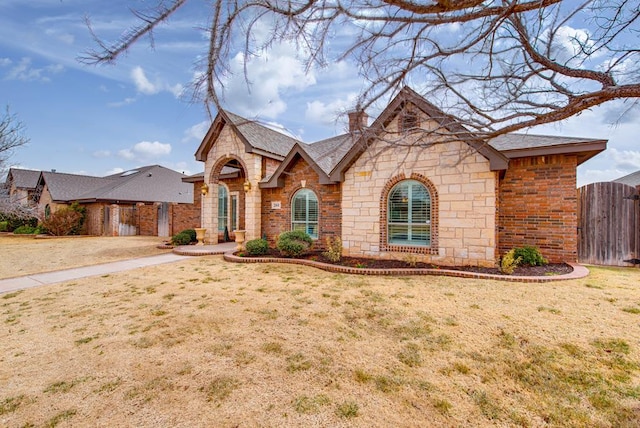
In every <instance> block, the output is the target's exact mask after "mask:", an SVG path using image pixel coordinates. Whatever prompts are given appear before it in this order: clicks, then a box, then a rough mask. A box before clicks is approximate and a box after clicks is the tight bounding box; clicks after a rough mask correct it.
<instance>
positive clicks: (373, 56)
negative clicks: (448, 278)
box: [84, 0, 640, 138]
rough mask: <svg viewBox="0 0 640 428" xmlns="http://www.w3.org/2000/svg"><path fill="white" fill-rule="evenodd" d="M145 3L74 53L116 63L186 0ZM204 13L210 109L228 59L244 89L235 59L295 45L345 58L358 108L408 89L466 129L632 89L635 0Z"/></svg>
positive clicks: (321, 62)
mask: <svg viewBox="0 0 640 428" xmlns="http://www.w3.org/2000/svg"><path fill="white" fill-rule="evenodd" d="M156 2H157V3H156V7H154V8H152V9H151V12H145V13H142V12H139V11H135V12H134V16H136V17H137V19H138V21H139V22H140V24H139V25H137V26H135V27H133V28H132V29H131V30H130V31H128V32H126V33H125V34H124V36H123V37H122V38H121V39H120V40H118V41H116V42H115V43H112V44H109V43H105V42H103V41H101V40H100V39H99V38H98V37H95V38H96V42H97V45H98V47H99V49H98V50H97V51H91V52H89V53H88V55H87V56H85V57H84V60H85V61H86V62H89V63H103V62H112V61H114V60H116V59H117V57H118V56H119V55H121V54H122V53H124V52H126V51H127V50H128V49H129V48H130V47H131V46H132V45H134V44H135V43H137V42H138V41H139V39H140V38H141V37H142V36H144V35H150V36H151V35H152V33H153V30H154V29H155V28H156V27H157V26H158V24H160V23H161V22H164V21H166V20H167V19H168V18H169V17H170V16H171V15H172V14H174V13H175V12H176V11H177V10H178V9H179V8H180V7H181V6H183V5H184V4H185V3H186V0H173V1H167V0H156ZM165 3H168V5H167V6H165ZM212 12H213V13H212V14H211V19H210V22H209V26H208V28H207V32H208V34H209V48H208V52H207V54H206V56H205V57H204V58H205V59H204V60H203V62H202V63H201V64H200V70H201V74H200V75H199V77H198V78H197V79H195V81H194V82H193V86H194V96H197V97H201V98H203V100H204V101H205V102H207V104H211V105H213V106H216V107H218V106H219V104H220V102H221V101H220V100H221V94H222V93H223V91H224V82H225V77H226V76H228V75H229V73H230V72H231V69H232V68H231V61H232V60H233V59H234V58H235V57H236V55H237V54H238V53H242V54H243V55H244V61H245V71H244V72H245V80H246V82H247V85H248V87H249V88H250V87H251V76H250V75H249V73H248V70H247V68H246V64H247V62H248V61H250V59H251V58H253V57H254V56H255V55H259V54H261V53H263V52H265V51H268V49H269V48H271V47H273V46H274V45H275V44H277V43H280V42H287V43H291V42H293V43H296V44H297V45H298V47H299V52H300V57H301V59H302V60H304V61H305V64H306V67H307V70H311V69H313V68H314V67H323V66H325V65H326V64H327V63H328V62H329V61H330V60H335V58H338V59H349V60H351V61H353V62H355V63H356V64H357V67H358V71H359V73H360V75H361V76H362V78H363V80H364V81H365V82H367V85H366V87H365V88H364V90H363V91H362V93H361V94H360V97H359V98H358V100H357V105H358V106H360V107H361V108H367V107H370V106H372V105H374V104H375V103H376V102H377V100H379V99H380V100H382V101H384V100H388V99H389V97H390V96H393V95H394V94H395V93H397V92H398V91H399V90H400V89H401V88H402V87H403V86H405V85H410V86H412V87H413V88H415V89H418V90H419V92H421V93H422V94H423V95H425V96H427V95H428V98H429V100H431V101H433V102H435V103H437V104H438V106H439V107H440V108H442V109H443V110H444V111H446V112H447V113H449V114H451V115H453V116H454V117H455V118H456V120H457V121H458V122H459V123H461V124H462V125H463V126H464V127H465V128H464V129H465V130H464V131H462V132H464V133H466V134H469V135H471V134H473V135H475V136H478V137H485V138H490V137H494V136H497V135H500V134H504V133H507V132H513V131H516V130H520V129H524V128H527V127H530V126H534V125H540V124H544V123H551V122H555V121H559V120H563V119H566V118H569V117H571V116H574V115H576V114H579V113H580V112H582V111H584V110H586V109H589V108H592V107H594V106H598V105H601V104H603V103H606V102H609V101H612V100H616V99H626V98H633V99H637V98H639V97H640V49H639V48H638V46H637V44H638V43H637V41H638V34H639V33H640V5H639V2H638V1H632V0H583V1H582V2H581V3H578V2H567V1H564V2H563V1H561V0H501V1H482V0H423V1H415V0H319V1H314V0H235V1H231V2H227V1H222V0H214V1H213V2H212ZM585 22H587V23H589V25H588V26H587V27H588V28H584V27H585V25H584V23H585ZM265 25H266V26H267V27H268V28H269V32H268V35H267V36H266V37H265V36H264V30H263V28H264V26H265ZM346 30H348V32H347V31H346ZM354 34H355V37H354ZM152 40H153V39H152ZM329 42H331V43H329Z"/></svg>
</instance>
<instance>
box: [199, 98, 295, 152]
mask: <svg viewBox="0 0 640 428" xmlns="http://www.w3.org/2000/svg"><path fill="white" fill-rule="evenodd" d="M225 125H228V126H231V127H232V128H233V130H234V131H235V132H236V134H237V135H238V137H239V138H240V139H241V140H242V142H243V143H244V146H245V152H247V153H257V154H260V155H263V156H266V157H270V158H274V159H277V160H282V159H284V158H285V157H286V156H287V155H288V154H289V151H291V149H292V148H293V146H294V145H296V144H298V143H302V142H301V141H298V140H296V139H295V138H292V137H289V136H288V135H284V134H282V133H280V132H278V131H274V130H273V129H271V128H268V127H266V126H264V125H261V124H260V123H258V122H257V121H255V120H249V119H245V118H243V117H241V116H238V115H237V114H234V113H231V112H229V111H226V110H220V111H219V112H218V115H217V116H216V118H215V119H214V121H213V123H212V124H211V126H210V127H209V131H207V134H206V135H205V137H204V139H203V140H202V143H200V146H199V147H198V150H196V160H199V161H203V162H204V161H206V159H207V153H209V150H211V147H212V146H213V144H215V142H216V140H217V138H218V136H219V135H220V132H222V129H223V128H224V126H225Z"/></svg>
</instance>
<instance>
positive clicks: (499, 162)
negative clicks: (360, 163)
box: [196, 87, 607, 187]
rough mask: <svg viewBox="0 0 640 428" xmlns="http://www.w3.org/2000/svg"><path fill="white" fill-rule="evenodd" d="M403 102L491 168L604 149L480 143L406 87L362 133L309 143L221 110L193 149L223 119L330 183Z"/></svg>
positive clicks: (514, 141)
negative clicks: (302, 161)
mask: <svg viewBox="0 0 640 428" xmlns="http://www.w3.org/2000/svg"><path fill="white" fill-rule="evenodd" d="M407 102H410V103H413V104H414V105H416V106H417V107H418V108H420V109H421V110H422V111H423V112H425V113H426V114H427V115H428V116H429V117H430V118H431V119H432V120H435V121H437V122H439V123H440V124H441V125H442V126H443V127H444V128H446V129H448V130H449V131H450V132H452V133H454V134H456V135H462V136H463V137H461V138H463V140H464V141H466V142H467V143H468V144H469V145H470V146H471V147H473V148H475V149H476V150H477V151H478V152H479V153H480V154H481V155H483V156H484V157H485V158H487V159H488V160H489V162H490V166H491V169H492V170H504V169H506V168H507V165H508V160H509V159H512V158H518V157H527V156H539V155H551V154H576V155H577V158H578V164H581V163H582V162H584V161H586V160H587V159H590V158H591V157H593V156H595V155H596V154H598V153H600V152H601V151H603V150H604V149H605V148H606V142H607V141H606V140H602V139H591V138H575V137H559V136H549V135H535V134H507V135H501V136H498V137H496V138H494V139H492V140H491V141H489V143H488V144H486V143H484V142H483V140H481V139H479V138H475V137H474V136H473V134H472V133H471V132H469V131H467V130H466V129H465V128H464V127H463V126H462V125H461V124H460V123H459V122H457V121H456V120H455V119H454V118H453V117H451V116H449V115H447V114H445V113H444V112H442V111H441V110H440V109H438V108H437V107H436V106H435V105H433V104H431V103H429V102H428V101H427V100H425V99H424V98H423V97H422V96H420V95H419V94H418V93H416V92H415V91H413V90H412V89H410V88H408V87H405V88H403V89H402V90H401V91H400V93H399V94H398V96H396V98H394V99H393V100H392V101H391V103H390V104H389V105H388V106H387V107H386V108H385V110H384V111H383V112H382V113H381V114H380V116H379V117H378V118H377V119H376V120H375V121H374V123H373V124H372V125H371V126H370V127H369V128H368V129H367V130H366V131H365V132H364V134H362V135H358V134H343V135H339V136H336V137H332V138H328V139H326V140H321V141H318V142H316V143H311V144H307V143H303V142H301V141H298V140H296V139H295V138H292V137H290V136H287V135H284V134H282V133H280V132H277V131H275V130H273V129H270V128H268V127H266V126H263V125H261V124H260V123H258V122H257V121H255V120H249V119H245V118H243V117H241V116H238V115H237V114H235V113H231V112H229V111H226V110H221V111H220V113H219V115H218V116H217V117H216V120H215V121H214V123H213V124H212V125H211V127H210V129H209V132H208V133H207V136H205V138H204V140H203V141H202V143H201V144H200V147H199V148H198V150H197V152H196V159H197V160H200V161H205V160H206V154H207V153H208V151H209V150H210V148H211V145H212V144H214V142H215V139H216V138H217V135H219V132H221V129H222V127H223V126H224V125H225V123H229V124H230V125H231V126H233V127H234V129H235V130H236V131H237V134H238V136H239V137H240V138H241V139H243V140H244V143H245V145H246V146H247V151H249V152H254V151H257V152H260V153H261V154H264V155H267V156H269V154H272V155H276V156H279V157H280V158H279V160H283V159H285V160H287V159H288V160H287V162H292V161H293V160H294V158H295V156H298V155H300V156H303V157H308V160H310V161H312V162H313V163H314V164H315V165H314V167H315V168H317V169H318V172H320V171H321V175H322V173H324V174H325V175H326V177H324V178H323V179H326V180H328V181H330V182H334V181H336V180H338V181H339V180H340V178H341V175H342V174H343V171H344V170H346V169H347V168H348V167H349V165H350V164H351V163H352V162H353V161H354V160H355V159H357V157H358V156H360V154H361V153H362V152H363V151H364V150H365V149H366V147H367V144H366V142H367V141H368V139H369V138H375V136H376V135H378V133H379V132H382V131H383V130H384V129H385V127H386V126H387V125H388V123H389V122H390V121H391V120H392V119H393V118H394V117H395V116H396V115H397V114H398V112H399V111H400V110H401V109H402V108H404V106H405V103H407ZM464 135H468V137H464ZM358 142H361V144H358ZM294 152H295V153H294ZM287 167H288V166H283V167H282V168H278V170H276V172H275V173H274V175H273V176H272V177H265V179H263V183H264V184H265V186H266V187H270V186H272V185H275V183H276V181H277V180H279V178H278V177H275V176H276V175H278V174H280V173H282V172H283V171H285V170H286V168H287ZM272 178H273V179H272Z"/></svg>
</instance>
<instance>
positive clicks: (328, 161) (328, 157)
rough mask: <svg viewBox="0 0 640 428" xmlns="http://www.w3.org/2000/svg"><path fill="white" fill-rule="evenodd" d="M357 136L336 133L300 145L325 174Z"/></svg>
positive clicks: (353, 142) (336, 163) (347, 149)
mask: <svg viewBox="0 0 640 428" xmlns="http://www.w3.org/2000/svg"><path fill="white" fill-rule="evenodd" d="M356 141H358V140H357V138H354V136H353V135H351V134H343V135H338V136H337V137H333V138H328V139H326V140H322V141H318V142H317V143H313V144H304V145H303V146H302V147H303V148H304V150H305V151H306V152H307V153H308V154H309V156H310V157H311V158H312V159H313V160H314V161H315V162H316V163H317V164H318V166H319V167H320V168H321V169H322V170H323V171H324V172H325V173H326V174H327V175H329V173H331V171H332V170H333V168H335V167H336V165H338V163H339V162H340V161H341V160H342V158H343V157H344V156H345V155H346V154H347V152H348V151H349V150H351V148H352V147H353V145H354V144H355V143H356Z"/></svg>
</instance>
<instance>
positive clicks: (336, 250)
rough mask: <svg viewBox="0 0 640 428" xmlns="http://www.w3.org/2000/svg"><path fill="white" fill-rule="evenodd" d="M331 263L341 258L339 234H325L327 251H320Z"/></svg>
mask: <svg viewBox="0 0 640 428" xmlns="http://www.w3.org/2000/svg"><path fill="white" fill-rule="evenodd" d="M322 255H323V256H325V257H326V258H327V259H329V260H330V261H331V262H333V263H338V262H339V261H340V259H341V258H342V239H340V237H339V236H334V237H333V238H331V236H327V251H325V252H324V253H322Z"/></svg>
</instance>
